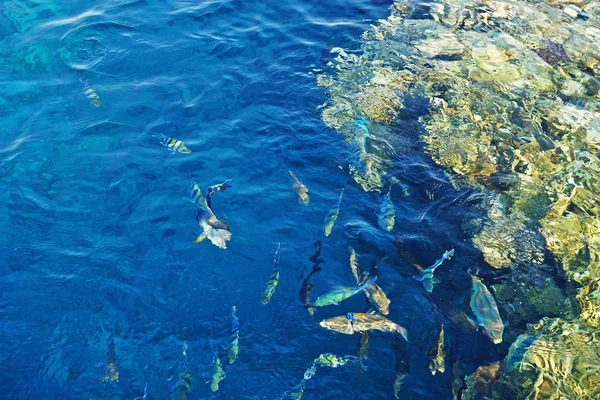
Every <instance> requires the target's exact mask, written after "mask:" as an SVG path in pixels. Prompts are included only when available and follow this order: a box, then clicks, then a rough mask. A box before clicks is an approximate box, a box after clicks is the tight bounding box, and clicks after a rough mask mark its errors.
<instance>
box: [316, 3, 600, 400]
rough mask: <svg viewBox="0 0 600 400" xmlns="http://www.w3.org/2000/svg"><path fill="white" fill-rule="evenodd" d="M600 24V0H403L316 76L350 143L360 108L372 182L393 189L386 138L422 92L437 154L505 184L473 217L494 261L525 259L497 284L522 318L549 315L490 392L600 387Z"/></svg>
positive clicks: (457, 169) (360, 169) (364, 167)
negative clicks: (388, 182) (387, 181)
mask: <svg viewBox="0 0 600 400" xmlns="http://www.w3.org/2000/svg"><path fill="white" fill-rule="evenodd" d="M599 26H600V1H589V0H581V1H568V0H555V1H549V2H529V1H525V0H480V1H474V0H441V1H436V2H433V3H418V2H412V1H406V2H403V1H402V2H401V1H398V2H396V3H394V5H393V7H392V8H391V15H390V16H389V17H388V18H387V19H385V20H380V21H378V23H377V24H376V25H373V26H372V27H371V29H369V30H368V31H367V32H365V33H364V34H363V35H362V39H363V40H362V43H361V46H360V49H359V51H353V52H350V51H345V50H342V49H335V52H334V53H335V54H336V55H337V57H336V58H335V59H334V60H333V61H332V62H330V63H329V69H326V70H325V71H324V72H323V73H322V74H321V75H320V76H319V78H318V82H319V84H320V85H322V86H324V87H325V88H326V89H327V91H328V94H329V100H328V102H327V103H326V104H325V105H324V106H323V108H322V118H323V121H324V122H325V123H326V124H327V126H329V127H331V128H333V129H335V130H336V131H338V132H339V133H341V134H343V135H344V136H345V137H346V138H347V139H348V141H349V142H351V143H352V142H353V141H354V142H358V141H357V140H356V135H355V124H354V121H355V120H356V118H357V117H361V118H366V119H367V120H368V121H369V123H370V125H369V133H370V136H369V137H368V138H367V139H366V140H365V142H366V144H365V143H363V146H362V147H361V152H360V155H359V163H358V164H356V163H355V164H354V165H355V167H354V170H352V168H351V171H352V172H353V177H354V179H355V180H356V181H357V182H358V183H359V184H360V185H361V186H362V187H363V189H365V190H380V189H381V186H382V184H381V182H382V179H381V178H379V179H378V178H377V177H378V176H381V175H383V174H384V173H385V170H386V165H387V164H388V162H389V161H390V160H389V157H390V155H389V154H384V153H383V152H382V151H381V150H380V148H378V147H377V146H373V145H372V144H373V143H374V141H376V140H377V139H380V138H381V137H383V136H385V135H386V134H389V132H390V131H393V127H394V126H395V125H396V124H398V123H399V121H398V119H399V116H400V117H402V116H403V113H404V112H405V107H406V104H409V100H410V99H416V98H419V99H427V100H428V102H429V108H428V112H427V114H426V115H417V116H416V117H420V121H421V123H422V125H423V127H424V130H423V133H422V135H421V140H422V142H423V143H424V144H425V150H426V151H427V153H428V154H429V155H430V156H431V158H432V159H433V160H434V162H436V163H437V164H438V165H440V166H442V167H444V168H447V169H448V170H450V171H451V172H452V173H453V174H456V175H460V176H461V177H462V180H463V181H464V182H470V184H471V185H472V186H473V187H475V188H480V189H483V191H482V192H488V193H489V192H491V193H494V195H493V196H491V198H492V200H491V201H489V200H485V199H484V200H485V201H483V202H482V204H481V205H479V206H478V207H479V210H481V211H484V213H485V215H484V217H483V218H482V219H481V220H474V221H468V222H465V223H464V224H463V225H464V226H465V227H466V228H468V229H467V233H469V234H470V235H471V237H472V240H473V244H474V245H475V247H477V248H478V249H479V250H480V251H481V252H482V255H483V257H484V259H485V261H486V262H487V263H488V264H490V265H491V266H492V267H494V268H510V269H511V270H512V272H511V278H510V279H508V280H507V281H506V282H504V283H500V284H496V285H495V286H494V291H495V293H496V294H497V295H498V296H499V299H500V300H501V303H506V304H512V305H513V307H512V308H513V309H511V310H507V314H508V315H509V319H510V320H512V321H513V322H515V323H516V324H519V325H521V326H523V325H524V324H526V323H535V322H537V320H538V319H539V318H541V317H544V316H545V317H546V318H544V319H542V320H541V322H539V323H538V324H537V325H535V326H534V327H531V328H530V329H528V330H527V332H526V333H525V335H526V337H534V336H535V337H536V338H537V339H536V340H535V341H533V343H532V344H530V345H529V346H528V347H527V346H526V347H525V348H523V349H520V350H519V352H521V353H523V354H522V359H521V360H518V358H519V357H517V358H514V357H513V358H511V363H513V364H514V365H513V367H511V368H508V369H505V370H504V372H502V373H500V372H498V375H499V376H498V377H494V384H493V385H488V386H486V389H485V390H486V394H485V395H486V396H489V397H491V398H503V397H502V396H503V395H505V394H506V395H507V396H509V395H510V396H512V397H506V398H515V397H516V398H523V399H546V398H561V397H562V398H577V399H588V398H589V399H592V398H598V397H599V396H600V382H598V380H599V378H598V376H600V373H599V371H598V365H600V359H599V358H598V357H600V351H599V350H600V349H599V348H598V346H599V345H598V343H599V336H600V329H599V325H600V292H599V289H600V200H599V199H600V159H599V157H600V28H598V27H599ZM386 125H389V126H390V127H391V128H390V129H388V130H386V129H385V126H386ZM400 133H401V132H400ZM367 161H368V162H367ZM484 197H485V196H482V199H483V198H484ZM548 264H550V265H553V264H557V268H558V270H559V273H558V274H557V273H555V271H554V268H553V267H549V266H548ZM556 275H559V276H560V277H561V278H563V279H564V280H566V282H567V285H568V287H567V290H566V292H564V291H563V290H561V289H560V287H559V285H558V284H557V282H556V279H557V277H556ZM532 283H533V285H532ZM522 304H528V305H527V306H522ZM552 307H555V308H554V311H553V309H552ZM556 309H559V310H560V311H559V313H560V314H558V315H557V312H556ZM547 317H560V318H561V319H549V318H547ZM522 342H525V343H527V342H528V341H527V340H522ZM513 354H514V351H513ZM561 354H565V355H566V356H564V357H561ZM498 371H500V369H499V370H498ZM474 376H476V375H474ZM474 384H475V383H472V384H471V388H470V390H471V393H479V392H477V391H473V385H474ZM488 389H489V390H488Z"/></svg>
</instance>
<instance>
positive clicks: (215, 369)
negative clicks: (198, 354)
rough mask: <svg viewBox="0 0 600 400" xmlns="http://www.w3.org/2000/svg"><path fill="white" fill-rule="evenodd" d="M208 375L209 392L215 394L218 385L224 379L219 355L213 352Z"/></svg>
mask: <svg viewBox="0 0 600 400" xmlns="http://www.w3.org/2000/svg"><path fill="white" fill-rule="evenodd" d="M210 374H211V381H210V390H212V391H213V392H216V391H217V390H219V383H221V381H222V380H223V379H225V377H226V375H225V371H223V365H222V364H221V360H220V359H219V354H218V353H217V352H216V351H213V365H212V368H211V370H210Z"/></svg>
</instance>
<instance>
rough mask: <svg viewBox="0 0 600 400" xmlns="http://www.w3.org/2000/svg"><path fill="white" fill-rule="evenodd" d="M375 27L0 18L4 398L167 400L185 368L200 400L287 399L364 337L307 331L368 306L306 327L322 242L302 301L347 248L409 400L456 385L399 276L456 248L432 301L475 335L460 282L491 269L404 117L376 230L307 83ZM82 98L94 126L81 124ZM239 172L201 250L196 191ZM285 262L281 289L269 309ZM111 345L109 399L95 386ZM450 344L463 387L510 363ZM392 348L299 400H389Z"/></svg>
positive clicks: (129, 8) (4, 14)
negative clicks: (443, 301)
mask: <svg viewBox="0 0 600 400" xmlns="http://www.w3.org/2000/svg"><path fill="white" fill-rule="evenodd" d="M389 5H390V2H388V1H374V0H373V1H369V0H352V1H341V0H332V1H273V0H268V1H256V0H247V1H239V0H228V1H225V0H222V1H221V0H216V1H198V0H195V1H191V0H189V1H184V0H162V1H159V0H146V1H144V0H137V1H136V0H120V1H117V0H113V1H103V2H98V1H86V0H60V1H59V0H44V1H42V0H39V1H17V0H13V1H5V2H3V4H2V5H0V11H1V14H0V40H1V46H0V52H1V53H2V54H1V55H2V60H1V61H0V65H1V67H0V115H1V116H2V127H1V128H0V130H1V132H2V141H1V145H0V204H2V210H3V212H2V213H0V229H1V232H2V234H1V235H0V246H1V247H0V337H1V338H2V340H0V398H7V399H126V398H127V399H134V398H142V397H143V396H144V392H145V391H146V398H148V399H167V398H169V397H170V396H171V391H172V387H173V385H174V384H175V381H177V379H178V376H179V373H180V372H181V371H183V370H184V369H185V368H188V369H189V371H190V372H191V374H192V385H191V393H190V395H189V398H191V399H200V398H223V399H278V398H281V396H283V395H284V394H285V393H286V392H289V391H291V390H292V389H293V388H294V386H296V385H297V384H298V383H299V382H300V381H301V379H302V376H303V374H304V371H305V370H306V369H307V368H308V367H309V366H310V365H311V363H312V361H313V360H314V359H315V358H316V357H317V356H318V355H319V354H321V353H325V352H332V353H335V354H338V355H340V356H341V355H348V354H355V351H356V348H357V344H358V339H359V338H358V336H357V335H354V336H346V335H340V334H334V333H331V332H328V331H325V330H324V329H322V328H321V327H319V325H318V321H320V320H321V319H323V318H327V317H332V316H337V315H343V314H344V313H346V312H349V311H355V312H364V311H365V310H366V309H367V304H366V302H365V299H364V296H355V297H354V298H352V299H350V300H348V301H347V302H344V303H343V304H341V305H340V306H338V307H335V306H331V307H327V308H324V309H322V310H318V311H317V313H316V314H315V316H314V317H311V316H309V315H308V313H307V312H306V310H305V309H304V307H303V305H302V303H301V301H300V298H299V294H298V292H299V290H300V288H301V285H302V281H303V279H304V278H305V277H306V276H307V275H308V273H309V272H310V270H311V268H312V266H313V263H312V262H311V261H310V260H309V258H310V257H311V256H312V255H313V254H314V253H315V245H314V243H315V242H316V241H321V242H322V244H323V247H322V251H321V258H322V259H323V262H322V263H321V264H320V266H321V267H322V271H320V272H318V273H316V274H314V276H313V277H312V278H311V283H312V284H313V285H314V288H313V298H314V297H315V296H316V295H318V294H322V293H324V292H326V291H327V290H329V289H330V288H331V287H332V286H336V285H352V284H354V281H353V280H354V278H353V276H352V273H351V270H350V268H349V266H348V246H353V247H354V248H355V249H356V250H357V252H358V253H359V255H360V256H361V257H360V260H361V265H362V266H363V267H364V268H370V267H371V266H373V265H377V266H378V272H379V276H378V283H379V285H380V286H381V287H382V288H383V289H384V290H385V291H386V292H387V293H388V296H389V297H390V299H391V307H390V310H391V311H390V314H389V316H388V317H389V318H390V319H391V320H393V321H396V322H398V323H399V324H401V325H402V326H404V327H406V328H407V329H408V332H409V342H408V343H405V346H404V350H405V352H406V354H407V358H408V359H409V360H410V375H409V376H408V377H407V378H406V379H405V381H404V385H403V387H402V390H401V392H400V394H401V398H402V399H443V398H448V399H449V398H451V391H450V381H451V379H452V371H451V369H452V368H451V365H450V364H447V365H446V373H445V374H437V375H435V376H432V375H431V373H430V371H429V370H428V368H427V360H428V359H427V356H426V353H427V350H428V349H429V348H430V347H432V346H434V345H435V342H436V340H437V333H438V329H439V324H440V319H439V318H440V316H439V313H437V312H436V311H435V307H434V306H433V305H432V303H431V302H430V300H429V297H428V295H427V293H426V292H425V291H424V290H423V287H422V286H421V284H420V283H419V282H417V281H416V280H414V279H413V278H412V275H413V274H414V273H415V270H414V269H413V268H412V267H411V266H410V265H409V263H407V262H406V260H405V258H404V257H402V256H401V254H400V253H402V254H404V252H406V251H408V252H409V253H411V254H413V255H414V257H415V259H416V260H418V262H419V263H420V264H421V265H423V266H425V267H426V266H428V265H431V264H432V263H433V262H434V261H435V260H436V259H437V258H439V257H440V256H441V254H442V253H443V252H444V251H446V250H448V249H450V248H452V247H454V248H456V256H455V257H454V258H453V259H452V260H451V261H448V262H446V263H445V264H444V265H443V266H442V267H440V268H439V269H438V271H437V272H436V276H437V277H439V279H440V280H441V283H440V284H439V295H440V296H442V297H445V298H447V299H448V300H449V301H450V302H452V303H453V304H455V305H456V307H458V308H459V309H462V310H464V311H465V312H468V310H469V303H468V298H469V290H470V285H471V282H470V280H469V277H468V275H467V274H466V272H465V271H466V270H467V268H468V267H471V266H472V267H477V266H478V265H480V264H483V262H482V260H481V257H480V255H479V254H478V252H477V251H476V250H474V249H473V248H472V247H471V245H470V244H468V242H467V241H466V240H465V237H464V233H463V231H462V229H461V221H462V220H463V219H464V218H465V215H466V214H467V213H469V212H472V211H469V210H467V209H465V208H464V207H463V206H461V204H460V202H459V201H457V199H458V198H460V196H461V193H458V192H456V191H455V190H454V189H453V188H452V186H451V185H450V184H449V183H448V181H447V179H446V178H445V175H444V174H443V171H442V170H441V169H440V168H438V167H436V166H435V165H434V164H433V162H432V161H431V160H430V159H429V158H428V156H427V155H426V154H424V152H423V150H422V146H421V144H420V143H419V139H418V134H419V129H420V128H419V124H418V123H417V117H418V112H417V111H415V112H414V115H412V114H411V109H410V107H409V109H408V110H407V111H406V112H405V113H404V114H403V115H402V118H403V123H402V124H401V126H398V127H396V130H397V135H398V138H399V139H401V140H402V141H403V142H404V143H406V144H407V148H408V150H406V151H403V152H402V153H399V154H398V155H397V157H396V158H395V159H394V160H393V162H394V168H393V169H392V170H391V171H390V175H393V176H396V177H398V178H399V179H400V180H401V181H402V182H403V183H405V184H406V185H408V192H409V196H407V197H405V196H403V194H402V190H400V188H399V187H397V188H395V189H394V190H393V191H392V199H393V201H394V203H395V206H396V212H397V215H396V227H395V229H394V231H392V232H391V233H388V232H385V231H383V230H382V229H381V228H380V227H379V226H378V225H377V211H378V209H379V205H380V203H381V201H382V196H381V194H379V193H366V192H364V191H363V190H362V189H361V188H360V187H358V186H357V185H356V184H355V183H354V182H353V180H352V179H351V178H350V177H349V175H348V168H347V166H348V149H347V148H348V146H347V144H346V142H345V140H344V138H343V137H342V136H341V135H338V134H337V133H336V132H334V131H332V130H330V129H328V128H327V127H326V126H325V125H324V124H323V122H322V121H321V119H320V112H319V109H318V108H319V106H320V105H321V104H323V102H324V101H326V93H325V92H324V90H323V88H321V87H319V86H317V84H316V79H315V73H316V72H315V70H318V69H322V68H324V65H323V64H324V63H325V62H326V61H327V59H328V57H330V55H329V50H331V48H333V47H343V48H346V49H358V47H359V40H360V35H361V33H362V32H363V31H364V30H365V29H367V28H368V26H369V24H371V23H374V21H376V20H377V19H378V18H384V17H386V16H387V15H388V14H389V11H388V7H389ZM86 85H89V87H90V88H93V90H94V91H95V92H96V93H97V94H98V96H99V97H100V99H101V102H102V105H101V107H98V108H96V107H94V106H92V105H91V104H90V101H89V100H88V98H86V95H85V93H84V90H85V88H86V87H87V86H86ZM415 109H418V105H415ZM159 134H164V135H167V136H172V137H176V138H178V139H180V140H183V141H184V142H185V143H186V144H187V145H188V147H189V148H190V149H191V150H192V153H191V154H189V155H185V154H172V153H171V152H169V151H168V150H167V149H165V148H164V147H162V146H161V145H160V144H159V143H158V140H157V139H156V138H155V136H156V135H159ZM289 169H291V170H293V171H294V172H295V173H296V175H297V176H298V178H299V179H300V180H301V181H302V182H303V183H304V184H306V185H307V186H308V188H309V190H310V192H309V194H310V198H311V201H310V204H309V205H308V206H307V207H304V206H302V205H300V204H298V202H297V197H296V194H295V193H294V191H293V189H292V187H291V180H290V177H289V175H288V170H289ZM236 173H237V174H238V175H237V176H236V177H235V179H234V181H233V186H232V188H231V189H229V190H227V191H226V192H224V193H219V194H217V195H216V196H215V197H214V198H213V203H214V207H215V211H216V212H217V214H218V215H219V217H220V218H222V219H223V220H225V221H227V222H228V223H230V224H231V232H232V234H233V236H232V239H231V241H230V242H229V243H228V248H227V249H226V250H222V249H219V248H217V247H215V246H213V245H211V244H210V243H209V242H208V241H204V242H202V243H192V241H193V239H194V237H195V234H196V233H197V230H198V223H197V222H196V220H195V217H196V208H195V206H194V204H192V203H190V202H189V200H188V190H189V186H190V178H189V175H192V176H193V178H194V179H195V180H196V181H197V182H198V183H199V185H200V186H201V187H203V188H205V187H207V186H209V185H212V184H216V183H220V182H222V181H223V180H225V179H227V178H231V177H232V176H234V175H235V174H236ZM342 187H345V195H344V198H343V201H342V206H341V211H340V217H339V219H338V221H337V223H336V225H335V227H334V229H333V233H332V235H331V236H329V237H327V238H326V237H324V235H323V233H322V224H323V219H324V218H325V216H326V215H327V212H328V211H329V209H330V208H331V207H332V206H333V205H334V204H335V202H336V201H337V198H338V196H339V193H340V190H341V188H342ZM432 197H433V198H432ZM279 242H280V243H281V250H280V253H281V270H280V273H281V276H280V281H279V286H278V287H277V291H276V293H275V294H274V296H273V298H272V300H271V302H270V303H269V304H268V305H262V304H261V294H262V292H263V290H264V287H265V284H266V281H267V279H268V278H269V276H270V274H271V270H272V267H273V265H272V257H273V253H274V252H275V250H276V248H277V243H279ZM400 243H401V244H400ZM400 248H402V249H404V250H403V251H399V249H400ZM406 249H408V250H406ZM436 291H438V288H436ZM234 305H235V306H237V308H238V317H239V320H240V357H239V359H238V361H236V363H234V364H232V365H229V364H228V363H227V361H226V356H225V350H223V347H226V346H227V345H228V344H229V341H230V337H229V336H230V329H231V317H230V311H231V307H232V306H234ZM111 334H114V342H115V351H116V356H117V365H118V367H119V369H120V379H119V381H118V382H112V383H106V382H103V381H102V377H103V374H104V368H105V365H106V363H107V347H108V342H109V338H110V336H111ZM447 337H449V340H448V343H447V346H449V347H450V346H451V347H453V351H454V352H455V353H458V354H460V360H461V362H462V363H463V364H464V369H465V373H471V372H473V371H474V370H475V369H476V367H477V366H478V365H481V364H483V363H489V362H492V361H497V360H499V359H500V358H502V357H503V356H504V355H505V354H506V350H507V346H508V344H503V345H501V346H494V345H493V344H492V343H491V342H490V341H489V340H488V339H487V338H486V337H485V336H484V335H483V334H481V333H472V334H465V333H462V332H461V331H460V330H458V329H452V328H448V331H447ZM391 340H392V338H391V335H390V334H387V333H373V334H372V335H371V337H370V347H369V358H368V359H367V360H366V361H364V368H360V367H359V366H358V365H357V364H356V363H354V364H352V363H351V364H350V365H347V366H344V367H339V368H336V369H328V368H322V369H319V370H318V372H317V375H316V376H315V377H314V378H313V379H311V380H310V381H308V382H307V385H306V391H305V395H304V396H305V397H304V398H307V399H390V398H393V397H394V396H393V390H392V383H393V381H394V377H395V370H394V365H395V355H394V351H393V349H392V347H391V346H390V342H391ZM504 343H510V340H505V342H504ZM184 344H185V345H186V346H187V351H186V355H184V354H183V349H184ZM211 347H212V348H217V349H220V355H221V357H222V359H223V361H224V368H225V371H226V374H227V377H226V379H225V380H224V381H223V382H222V383H221V385H220V389H219V391H218V392H216V393H212V392H211V391H210V387H209V385H207V384H206V381H207V380H208V379H209V378H210V370H211V366H212V350H211Z"/></svg>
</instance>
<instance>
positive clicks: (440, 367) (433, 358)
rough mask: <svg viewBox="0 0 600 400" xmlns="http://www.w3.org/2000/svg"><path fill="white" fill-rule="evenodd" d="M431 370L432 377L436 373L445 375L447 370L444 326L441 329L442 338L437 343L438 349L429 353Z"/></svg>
mask: <svg viewBox="0 0 600 400" xmlns="http://www.w3.org/2000/svg"><path fill="white" fill-rule="evenodd" d="M429 356H430V360H429V370H430V371H431V374H432V375H435V374H436V372H439V373H440V374H443V373H444V371H445V370H446V366H445V364H446V353H444V325H443V324H442V328H441V329H440V336H439V338H438V342H437V348H433V349H431V350H430V351H429Z"/></svg>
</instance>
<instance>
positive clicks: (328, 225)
mask: <svg viewBox="0 0 600 400" xmlns="http://www.w3.org/2000/svg"><path fill="white" fill-rule="evenodd" d="M343 196H344V188H342V192H341V193H340V197H339V199H338V201H337V203H336V204H335V205H334V206H333V208H332V209H331V210H329V214H327V216H326V217H325V222H324V223H323V233H325V236H329V235H331V230H332V229H333V225H335V221H336V220H337V219H338V216H339V215H340V206H341V205H342V197H343Z"/></svg>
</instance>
